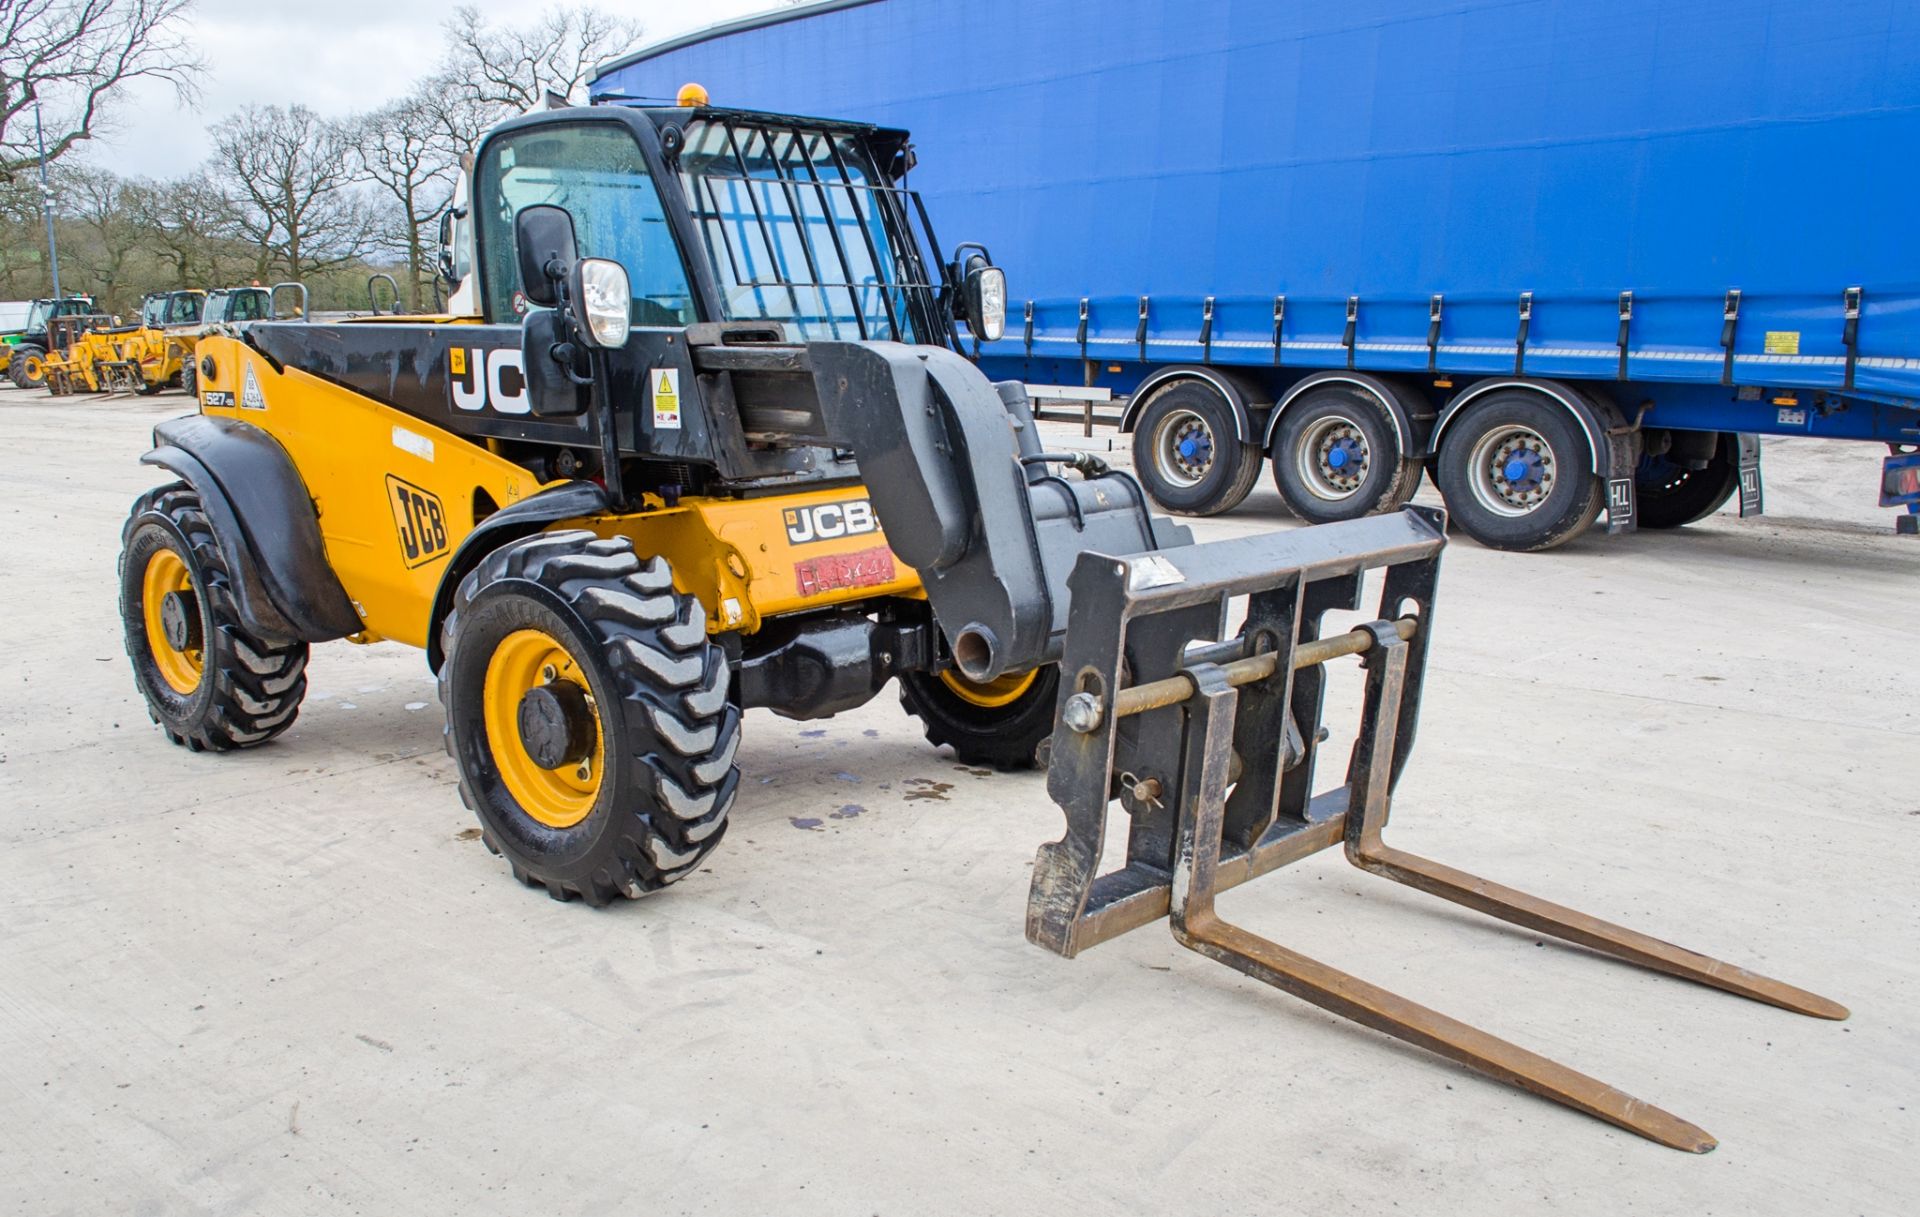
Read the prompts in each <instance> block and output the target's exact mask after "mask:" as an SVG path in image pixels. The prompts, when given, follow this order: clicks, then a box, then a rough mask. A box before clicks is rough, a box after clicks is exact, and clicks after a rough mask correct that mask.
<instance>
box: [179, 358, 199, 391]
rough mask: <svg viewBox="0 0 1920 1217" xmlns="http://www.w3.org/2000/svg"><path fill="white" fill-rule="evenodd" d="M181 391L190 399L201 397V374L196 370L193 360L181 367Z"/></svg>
mask: <svg viewBox="0 0 1920 1217" xmlns="http://www.w3.org/2000/svg"><path fill="white" fill-rule="evenodd" d="M180 391H181V392H183V393H185V394H186V395H187V396H188V397H199V396H200V373H199V372H198V371H196V370H195V369H194V366H193V360H192V359H191V358H189V359H188V360H187V361H186V362H185V363H182V364H181V365H180Z"/></svg>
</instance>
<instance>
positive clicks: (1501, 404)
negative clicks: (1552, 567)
mask: <svg viewBox="0 0 1920 1217" xmlns="http://www.w3.org/2000/svg"><path fill="white" fill-rule="evenodd" d="M1434 474H1435V476H1434V480H1435V482H1436V483H1437V484H1438V485H1439V487H1440V493H1441V495H1442V497H1444V498H1445V499H1446V501H1447V511H1448V514H1449V515H1450V516H1451V517H1452V519H1453V522H1454V523H1455V524H1457V525H1459V527H1460V529H1461V531H1463V532H1465V533H1466V534H1467V535H1468V536H1470V537H1472V538H1473V539H1474V540H1476V541H1478V542H1480V544H1482V545H1485V546H1487V547H1488V548H1490V549H1505V550H1515V551H1522V552H1529V551H1538V550H1543V549H1552V548H1554V547H1555V546H1556V545H1564V544H1566V543H1567V542H1568V541H1571V540H1573V538H1575V537H1577V536H1579V535H1580V534H1581V533H1583V532H1585V531H1586V530H1587V529H1588V527H1589V526H1591V525H1592V524H1593V522H1594V520H1596V519H1597V518H1599V515H1600V509H1601V507H1602V506H1604V505H1605V503H1606V483H1605V482H1604V481H1603V480H1602V479H1600V478H1599V477H1596V476H1595V475H1594V472H1593V449H1592V447H1591V446H1590V445H1589V444H1588V443H1587V437H1586V435H1585V434H1584V433H1583V432H1582V431H1581V429H1580V424H1579V423H1578V422H1577V421H1575V420H1574V418H1573V417H1572V416H1571V415H1569V414H1568V413H1567V412H1566V411H1565V410H1564V409H1562V408H1561V407H1560V406H1558V405H1556V404H1553V403H1551V402H1548V401H1546V400H1543V399H1542V398H1541V397H1540V396H1539V395H1538V394H1536V393H1531V392H1528V391H1526V390H1524V389H1505V390H1496V391H1494V392H1492V393H1489V394H1488V395H1487V396H1486V397H1484V398H1482V399H1480V400H1479V401H1476V402H1474V403H1473V404H1471V405H1469V406H1468V407H1467V408H1466V409H1465V410H1464V411H1462V412H1461V414H1460V417H1458V418H1456V419H1454V420H1453V421H1452V423H1451V424H1450V425H1449V426H1448V427H1447V431H1446V435H1445V436H1444V437H1443V438H1442V439H1441V441H1440V455H1439V458H1438V461H1437V464H1436V465H1435V470H1434Z"/></svg>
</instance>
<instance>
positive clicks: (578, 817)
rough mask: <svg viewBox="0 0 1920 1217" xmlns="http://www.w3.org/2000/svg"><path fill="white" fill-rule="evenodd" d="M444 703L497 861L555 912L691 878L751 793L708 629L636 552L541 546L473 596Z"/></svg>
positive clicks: (450, 739)
mask: <svg viewBox="0 0 1920 1217" xmlns="http://www.w3.org/2000/svg"><path fill="white" fill-rule="evenodd" d="M444 638H445V643H446V661H445V662H444V663H443V664H442V665H441V668H440V701H441V704H442V705H443V706H445V708H446V713H447V751H448V753H449V754H450V755H451V756H452V757H453V759H454V763H455V766H456V768H457V769H458V771H459V777H460V795H461V798H462V799H464V800H465V802H466V804H467V806H468V807H469V808H471V809H472V810H473V811H474V813H475V814H476V815H478V816H479V818H480V825H481V829H482V832H483V839H484V840H485V841H486V843H487V847H488V848H489V849H491V850H493V851H494V852H495V853H498V854H501V855H503V856H505V858H506V859H507V862H508V865H509V866H510V867H511V868H512V870H513V874H514V876H515V877H516V878H518V879H519V880H520V881H521V882H523V883H526V884H528V885H530V886H534V887H540V888H544V889H545V890H546V892H547V894H548V895H550V896H552V897H553V898H554V899H556V900H571V899H574V898H575V897H579V898H581V899H584V900H585V901H587V903H589V904H593V905H604V904H606V903H608V902H609V901H611V900H612V899H614V898H615V897H617V896H627V897H639V896H642V895H645V894H646V893H648V892H652V891H656V890H658V889H659V888H661V887H664V886H666V885H667V884H669V883H672V882H675V881H676V880H678V879H682V878H684V877H686V876H687V875H689V874H691V873H693V871H694V870H695V869H697V868H698V867H699V865H700V863H701V862H702V861H704V860H705V858H706V856H707V855H708V854H709V853H711V852H712V851H713V849H714V847H715V846H717V845H718V844H719V843H720V838H721V837H722V836H723V835H724V834H725V832H726V827H727V813H728V811H729V810H730V809H731V808H732V805H733V799H734V794H735V791H736V789H737V788H738V786H739V780H740V775H739V770H738V768H737V767H736V765H735V764H734V758H735V754H736V752H737V751H738V749H739V745H740V711H739V709H738V708H737V707H735V706H733V705H730V704H729V703H728V692H729V688H730V685H731V672H730V670H729V668H728V666H727V658H726V654H725V652H723V651H722V650H721V649H720V648H719V647H717V646H715V645H713V644H712V643H711V642H710V641H709V640H708V638H707V618H706V613H705V612H704V611H703V610H702V609H701V607H700V604H699V602H698V601H697V600H695V599H694V598H693V597H691V596H685V595H681V594H680V593H678V592H676V591H675V590H674V587H673V572H672V570H671V569H670V568H669V567H668V566H667V563H666V561H665V559H662V558H652V559H649V560H646V561H642V560H641V559H640V558H639V557H638V556H636V555H635V554H634V552H633V543H632V542H631V541H629V540H627V539H626V538H624V537H620V538H614V539H612V540H602V539H600V538H598V537H596V536H594V534H592V533H590V532H585V531H570V532H552V533H541V534H539V535H537V536H533V537H529V538H527V539H525V540H521V541H516V542H514V543H512V544H510V545H506V546H503V547H501V548H500V549H499V550H496V551H495V552H493V553H491V554H489V555H488V556H487V557H486V558H485V559H483V560H482V561H481V563H480V565H479V566H478V567H476V568H475V569H474V570H473V572H472V573H470V574H469V575H468V576H467V577H466V578H465V579H464V580H462V581H461V584H460V588H459V590H458V591H457V592H456V593H455V596H454V604H453V611H452V612H451V613H450V614H449V615H448V617H447V621H446V625H445V630H444Z"/></svg>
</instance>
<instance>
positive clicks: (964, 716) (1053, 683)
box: [900, 664, 1060, 769]
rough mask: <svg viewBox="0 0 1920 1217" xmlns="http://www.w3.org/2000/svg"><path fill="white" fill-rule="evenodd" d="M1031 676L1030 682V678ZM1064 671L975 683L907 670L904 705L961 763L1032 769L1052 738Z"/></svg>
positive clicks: (902, 688)
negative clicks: (1041, 748)
mask: <svg viewBox="0 0 1920 1217" xmlns="http://www.w3.org/2000/svg"><path fill="white" fill-rule="evenodd" d="M1029 677H1030V678H1031V679H1029ZM1059 694H1060V668H1059V666H1058V665H1056V664H1048V665H1047V666H1046V667H1044V668H1039V669H1036V670H1035V671H1033V672H1030V673H1022V674H1021V675H1019V676H1016V677H1002V678H1001V680H1000V681H995V682H992V683H991V684H988V685H977V684H974V683H973V682H972V681H969V680H967V679H965V678H964V677H962V676H961V675H960V674H959V673H957V672H940V673H934V672H906V673H903V674H902V675H901V677H900V705H901V707H902V708H903V709H904V710H906V712H907V713H908V714H911V715H913V716H914V717H915V718H917V719H919V720H920V721H921V723H922V724H924V725H925V727H926V735H927V742H928V743H930V744H932V745H933V746H934V747H936V748H938V747H940V746H941V745H942V744H945V745H946V746H947V747H950V748H952V749H953V755H954V757H955V758H956V759H957V760H959V762H960V763H961V764H963V765H991V766H993V767H994V768H996V769H1032V768H1033V767H1035V766H1036V765H1037V764H1039V753H1040V745H1041V743H1042V742H1044V741H1045V740H1046V738H1047V737H1048V736H1049V735H1051V734H1053V713H1054V703H1055V701H1056V700H1057V699H1058V697H1059Z"/></svg>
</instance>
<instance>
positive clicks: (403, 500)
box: [387, 474, 449, 570]
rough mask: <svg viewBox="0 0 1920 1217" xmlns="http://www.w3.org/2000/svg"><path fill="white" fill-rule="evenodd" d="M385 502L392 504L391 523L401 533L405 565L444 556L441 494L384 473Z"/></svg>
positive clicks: (444, 515) (446, 541)
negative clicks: (385, 479) (385, 477)
mask: <svg viewBox="0 0 1920 1217" xmlns="http://www.w3.org/2000/svg"><path fill="white" fill-rule="evenodd" d="M387 505H388V506H389V507H391V508H393V526H394V528H395V529H396V530H397V531H398V532H399V534H400V556H401V557H402V558H404V559H405V560H406V564H407V569H408V570H412V569H413V568H414V567H416V566H422V565H424V564H426V563H428V562H431V561H433V560H434V559H435V558H443V557H445V556H446V553H447V547H448V544H449V538H448V536H447V512H446V509H445V508H443V507H441V506H440V496H439V495H437V494H434V493H433V492H432V491H430V490H422V489H420V488H419V487H418V486H415V485H414V484H413V483H411V482H403V481H401V480H400V479H399V478H397V477H394V476H393V475H392V474H388V475H387Z"/></svg>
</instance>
